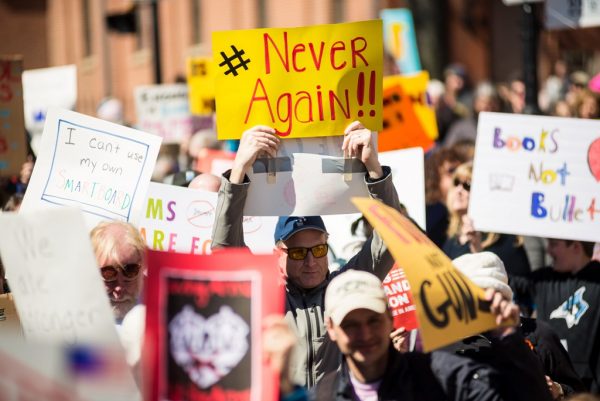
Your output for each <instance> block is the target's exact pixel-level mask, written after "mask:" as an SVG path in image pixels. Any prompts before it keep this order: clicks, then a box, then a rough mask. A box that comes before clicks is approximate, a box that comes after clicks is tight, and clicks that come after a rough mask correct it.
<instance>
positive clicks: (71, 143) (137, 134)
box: [21, 108, 161, 226]
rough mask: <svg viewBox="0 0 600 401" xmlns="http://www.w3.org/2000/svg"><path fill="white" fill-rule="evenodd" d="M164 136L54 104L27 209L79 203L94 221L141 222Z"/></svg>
mask: <svg viewBox="0 0 600 401" xmlns="http://www.w3.org/2000/svg"><path fill="white" fill-rule="evenodd" d="M160 142H161V139H160V138H159V137H157V136H156V135H151V134H146V133H144V132H141V131H137V130H134V129H131V128H127V127H124V126H121V125H117V124H113V123H110V122H107V121H103V120H99V119H97V118H93V117H88V116H85V115H83V114H78V113H75V112H72V111H68V110H59V109H54V108H53V109H50V111H49V112H48V117H47V119H46V126H45V128H44V134H43V137H42V152H40V153H39V155H38V159H37V162H36V164H35V168H34V170H33V173H32V176H31V181H30V182H29V186H28V188H27V192H26V193H25V198H24V199H23V204H22V206H21V210H22V211H30V210H36V209H41V208H47V207H48V206H49V205H63V206H75V207H79V208H81V209H82V210H83V211H84V212H85V217H86V221H87V223H88V224H89V226H94V225H95V224H97V223H98V222H99V221H101V220H124V221H129V222H133V223H136V222H137V219H138V218H139V217H140V216H141V213H142V212H143V211H144V210H145V209H144V208H145V204H144V202H145V199H146V198H145V195H146V191H147V189H148V183H149V182H150V177H151V175H152V170H153V169H154V164H155V163H156V157H157V155H158V149H159V147H160Z"/></svg>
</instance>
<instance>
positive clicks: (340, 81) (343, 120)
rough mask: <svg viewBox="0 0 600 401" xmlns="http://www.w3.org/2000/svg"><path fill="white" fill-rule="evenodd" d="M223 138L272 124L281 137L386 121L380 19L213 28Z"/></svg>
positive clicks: (327, 133)
mask: <svg viewBox="0 0 600 401" xmlns="http://www.w3.org/2000/svg"><path fill="white" fill-rule="evenodd" d="M212 48H213V60H214V63H215V64H214V66H215V69H216V101H217V131H218V136H219V139H237V138H239V137H240V136H241V134H242V133H243V132H244V131H245V130H247V129H248V128H250V127H252V126H254V125H257V124H262V125H269V126H272V127H273V128H275V129H276V130H277V132H278V135H280V136H282V137H289V138H298V137H315V136H332V135H342V134H343V132H344V128H345V127H346V126H347V125H348V123H350V122H351V121H354V120H359V121H361V122H362V123H363V124H364V125H365V126H366V127H367V128H369V129H371V130H373V131H379V130H381V127H382V115H381V104H382V96H381V94H382V64H383V40H382V25H381V20H377V21H364V22H354V23H347V24H332V25H318V26H311V27H303V28H269V29H252V30H239V31H224V32H215V33H213V43H212Z"/></svg>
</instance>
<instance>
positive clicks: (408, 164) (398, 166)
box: [323, 148, 425, 260]
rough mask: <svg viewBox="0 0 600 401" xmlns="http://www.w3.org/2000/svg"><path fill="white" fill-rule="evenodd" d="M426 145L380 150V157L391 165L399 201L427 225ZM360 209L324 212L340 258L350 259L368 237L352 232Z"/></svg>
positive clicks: (336, 254) (387, 164)
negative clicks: (424, 163)
mask: <svg viewBox="0 0 600 401" xmlns="http://www.w3.org/2000/svg"><path fill="white" fill-rule="evenodd" d="M423 160H424V159H423V149H422V148H409V149H401V150H394V151H390V152H381V153H379V161H380V162H381V164H382V165H384V166H389V167H390V168H391V169H392V180H393V182H394V187H396V191H397V192H398V198H399V199H400V202H401V203H402V204H403V205H404V206H405V207H406V209H407V210H408V213H409V215H410V217H411V218H413V219H414V220H415V221H416V222H417V224H419V226H420V227H421V228H423V229H425V177H424V167H423ZM360 216H361V214H360V213H352V214H341V215H334V216H323V220H324V221H325V227H326V228H327V231H328V232H329V234H330V235H329V241H328V242H329V245H330V246H331V248H332V250H333V251H334V253H335V256H336V257H337V258H341V259H344V260H349V259H350V258H351V257H352V256H354V254H356V252H357V251H358V250H359V249H360V245H361V244H362V243H363V242H364V241H365V240H366V238H365V237H364V236H362V235H360V234H357V235H356V236H352V235H351V233H350V226H351V225H352V223H353V222H354V221H356V220H357V219H358V218H359V217H360Z"/></svg>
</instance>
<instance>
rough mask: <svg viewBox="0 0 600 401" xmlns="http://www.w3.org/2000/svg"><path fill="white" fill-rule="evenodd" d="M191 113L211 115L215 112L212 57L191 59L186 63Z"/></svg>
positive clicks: (214, 72) (214, 71)
mask: <svg viewBox="0 0 600 401" xmlns="http://www.w3.org/2000/svg"><path fill="white" fill-rule="evenodd" d="M186 66H187V68H186V70H187V82H188V88H189V89H190V111H191V112H192V114H196V115H211V114H212V113H214V111H215V74H216V70H215V65H214V64H213V61H212V58H210V57H190V58H188V59H187V62H186Z"/></svg>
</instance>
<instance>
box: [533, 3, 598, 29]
mask: <svg viewBox="0 0 600 401" xmlns="http://www.w3.org/2000/svg"><path fill="white" fill-rule="evenodd" d="M544 8H545V10H546V28H547V29H577V28H588V27H592V26H600V1H599V0H577V1H564V0H546V4H545V7H544Z"/></svg>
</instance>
